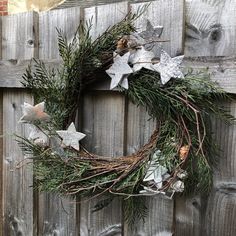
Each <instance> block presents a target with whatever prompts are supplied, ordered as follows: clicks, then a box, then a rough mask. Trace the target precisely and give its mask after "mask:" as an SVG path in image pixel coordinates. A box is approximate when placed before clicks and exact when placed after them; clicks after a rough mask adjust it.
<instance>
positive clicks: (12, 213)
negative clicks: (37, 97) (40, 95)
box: [2, 89, 33, 236]
mask: <svg viewBox="0 0 236 236" xmlns="http://www.w3.org/2000/svg"><path fill="white" fill-rule="evenodd" d="M24 101H26V102H29V103H30V102H32V97H31V96H30V95H29V94H26V93H25V91H19V90H12V89H11V90H8V89H5V90H4V91H3V111H4V112H3V163H2V164H3V199H2V201H3V210H4V225H3V235H4V236H12V235H29V236H30V235H33V190H32V187H30V186H32V180H33V177H32V171H31V170H32V166H31V167H30V166H28V165H27V160H25V161H24V158H25V157H24V156H23V154H22V151H21V150H20V147H19V146H18V145H17V143H16V141H15V137H14V134H18V135H26V136H27V135H28V132H27V128H28V126H27V125H22V124H19V123H18V121H19V119H20V117H21V116H22V111H21V104H23V103H24ZM17 166H18V167H19V168H18V167H17Z"/></svg>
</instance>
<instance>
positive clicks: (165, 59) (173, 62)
mask: <svg viewBox="0 0 236 236" xmlns="http://www.w3.org/2000/svg"><path fill="white" fill-rule="evenodd" d="M183 58H184V55H182V56H178V57H174V58H171V57H170V56H169V55H168V54H167V52H165V51H164V50H161V57H160V62H159V63H157V64H155V65H151V66H152V68H153V69H154V70H155V71H157V72H159V73H160V76H161V83H162V84H163V85H164V84H166V83H167V82H169V80H170V79H171V78H184V75H183V73H182V72H181V70H180V68H179V66H180V64H181V62H182V61H183Z"/></svg>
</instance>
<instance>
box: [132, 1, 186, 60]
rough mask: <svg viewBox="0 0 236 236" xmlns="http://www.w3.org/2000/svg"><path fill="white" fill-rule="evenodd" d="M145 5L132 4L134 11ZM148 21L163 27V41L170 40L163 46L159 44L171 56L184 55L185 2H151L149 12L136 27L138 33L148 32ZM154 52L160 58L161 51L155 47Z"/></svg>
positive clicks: (139, 20) (138, 20)
mask: <svg viewBox="0 0 236 236" xmlns="http://www.w3.org/2000/svg"><path fill="white" fill-rule="evenodd" d="M144 4H145V3H138V4H131V8H132V11H134V12H136V11H137V9H138V8H139V7H141V6H143V5H144ZM147 19H148V20H149V21H150V22H151V24H152V25H153V26H154V27H156V26H160V25H161V26H163V27H164V28H163V33H162V35H161V39H164V40H170V41H169V42H165V43H163V44H159V46H160V47H161V48H163V49H164V50H166V51H167V52H168V53H169V54H170V55H171V56H176V55H178V54H183V37H184V27H183V26H184V23H185V22H184V1H183V0H179V1H175V0H157V1H153V2H151V4H150V6H149V7H148V9H147V11H146V12H144V14H143V15H142V16H140V17H139V18H138V19H137V21H136V22H135V25H136V27H137V29H138V31H143V30H146V24H147ZM153 50H154V52H155V53H156V54H157V56H159V53H158V52H159V50H158V48H157V47H154V49H153Z"/></svg>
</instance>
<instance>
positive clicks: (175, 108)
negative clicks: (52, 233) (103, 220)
mask: <svg viewBox="0 0 236 236" xmlns="http://www.w3.org/2000/svg"><path fill="white" fill-rule="evenodd" d="M144 10H145V9H141V10H140V11H139V12H138V13H137V14H132V13H129V14H128V15H127V16H126V17H125V18H124V19H123V20H122V21H120V22H119V23H117V24H115V25H114V26H112V27H110V28H108V29H107V30H106V31H105V32H104V33H103V34H101V35H100V36H99V37H98V38H97V39H95V40H92V38H91V36H90V30H91V26H92V25H91V24H90V23H87V24H86V26H83V25H80V26H79V28H78V30H77V32H76V33H75V36H74V38H73V41H72V42H68V40H67V38H66V37H65V36H64V35H63V32H62V31H61V30H58V45H59V53H60V56H61V59H62V63H61V65H60V67H59V68H57V69H55V68H49V67H47V66H46V65H45V64H44V62H43V61H40V60H34V63H33V64H32V65H29V67H28V69H27V70H26V72H25V74H24V76H23V82H22V83H23V85H24V86H25V87H26V88H29V89H31V91H32V93H33V95H34V99H35V103H36V105H34V106H33V105H30V104H28V103H24V105H23V116H22V117H21V119H20V121H21V122H24V123H30V125H31V132H30V135H29V137H21V136H18V138H17V141H18V143H19V145H20V146H21V148H22V150H23V151H24V153H25V154H29V158H32V160H33V162H32V163H33V170H34V171H33V173H34V188H36V189H37V190H39V191H46V192H54V193H58V194H62V195H66V196H72V197H78V196H79V197H81V198H83V199H85V198H89V199H91V198H94V197H97V196H99V195H101V194H104V193H106V194H107V196H109V197H108V198H106V200H107V199H113V197H114V196H117V195H118V196H121V197H124V199H126V201H129V200H130V199H134V198H131V197H136V196H149V195H150V196H152V195H155V194H160V193H162V194H165V195H167V196H171V197H172V196H173V194H174V193H176V192H185V193H199V192H208V191H209V190H210V188H211V184H212V163H213V162H214V160H215V157H216V154H217V148H216V145H215V143H214V141H213V140H212V135H211V129H210V119H211V118H213V117H217V118H221V119H224V120H227V121H231V120H233V119H234V118H233V117H231V116H230V115H229V114H227V112H225V111H224V110H223V109H222V108H221V107H220V106H219V105H218V104H217V100H219V99H221V100H222V98H227V95H226V93H225V92H224V91H223V90H222V89H221V88H220V87H219V86H218V85H217V84H216V83H215V82H213V81H211V80H210V79H209V74H208V73H207V71H201V72H194V71H193V70H191V69H189V70H188V71H185V73H183V72H182V71H181V69H180V67H179V66H180V63H181V61H182V60H183V56H177V57H174V58H171V57H170V56H169V55H168V54H167V53H166V52H165V51H163V50H161V52H160V55H155V54H154V53H153V52H152V50H151V49H152V47H153V46H155V45H157V44H158V41H159V40H155V39H154V38H150V37H149V38H148V40H149V41H148V40H147V37H148V34H147V32H141V33H140V32H137V31H136V29H135V27H134V21H135V20H136V19H137V17H139V15H140V14H142V12H143V11H144ZM147 24H148V25H147V28H149V30H150V28H152V30H153V32H157V31H158V29H156V28H155V27H153V26H152V25H151V23H150V22H149V21H148V22H147ZM145 37H146V39H145ZM157 56H159V58H158V57H157ZM104 79H107V80H111V86H110V88H111V89H114V88H116V89H117V90H118V91H120V92H121V93H123V94H124V95H125V96H127V97H128V98H129V99H130V100H131V101H132V102H133V103H134V104H136V105H137V106H144V107H145V108H146V110H147V111H148V112H149V115H150V117H151V118H152V119H154V120H155V122H156V124H157V125H156V130H154V131H153V134H152V135H151V137H150V140H149V142H148V143H147V144H145V145H144V146H143V147H141V148H140V149H139V150H138V151H137V152H136V153H133V154H131V155H129V156H122V157H116V158H112V157H103V156H98V155H96V154H93V153H91V152H89V151H88V150H86V149H85V148H84V147H82V146H81V145H80V144H79V141H80V140H81V139H83V138H84V137H85V134H83V133H81V132H78V131H76V128H75V125H74V123H73V122H74V120H75V116H76V112H77V110H78V109H79V108H80V107H79V105H80V98H81V96H83V94H84V93H86V91H87V88H90V87H91V86H92V85H93V84H94V83H95V82H96V83H100V82H101V81H103V80H104ZM135 199H136V198H135ZM106 202H110V201H106ZM104 205H106V203H105V201H103V202H102V203H100V204H98V205H97V206H96V207H95V208H96V209H100V208H101V206H102V207H103V206H104Z"/></svg>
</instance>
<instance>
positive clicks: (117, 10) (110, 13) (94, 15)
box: [84, 1, 128, 39]
mask: <svg viewBox="0 0 236 236" xmlns="http://www.w3.org/2000/svg"><path fill="white" fill-rule="evenodd" d="M127 11H128V3H127V1H125V2H120V3H116V4H109V5H104V6H95V7H90V8H85V10H84V21H85V22H86V21H89V20H92V21H91V22H92V29H91V36H92V39H96V38H97V37H98V36H99V35H100V34H101V33H103V32H104V31H105V30H106V29H107V28H108V27H110V26H112V25H114V24H115V23H117V22H119V21H120V20H122V19H123V18H124V17H125V15H126V14H127Z"/></svg>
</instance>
